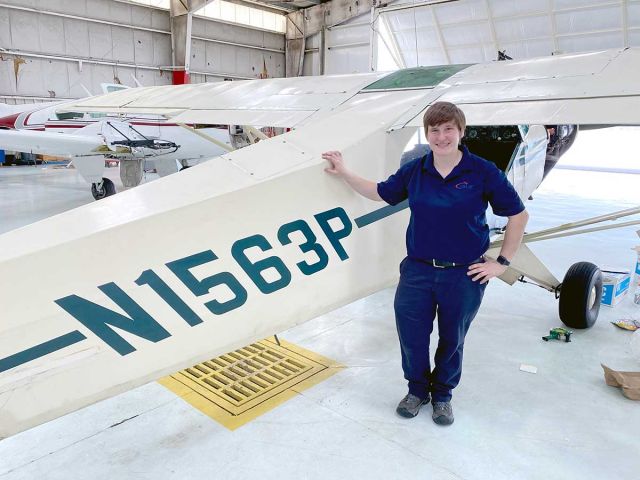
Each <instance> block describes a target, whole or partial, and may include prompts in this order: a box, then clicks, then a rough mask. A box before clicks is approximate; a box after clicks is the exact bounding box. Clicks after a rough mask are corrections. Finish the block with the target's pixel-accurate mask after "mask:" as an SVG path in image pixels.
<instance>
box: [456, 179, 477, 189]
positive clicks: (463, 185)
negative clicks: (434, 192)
mask: <svg viewBox="0 0 640 480" xmlns="http://www.w3.org/2000/svg"><path fill="white" fill-rule="evenodd" d="M469 188H473V185H471V184H470V183H469V182H467V181H464V182H460V183H456V189H457V190H466V189H469Z"/></svg>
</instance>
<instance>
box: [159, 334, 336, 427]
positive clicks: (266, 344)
mask: <svg viewBox="0 0 640 480" xmlns="http://www.w3.org/2000/svg"><path fill="white" fill-rule="evenodd" d="M340 368H343V367H342V365H339V364H337V363H336V362H334V361H332V360H330V359H328V358H325V357H322V356H320V355H318V354H316V353H313V352H310V351H309V350H305V349H303V348H301V347H298V346H296V345H293V344H292V343H289V342H285V341H283V340H280V345H278V344H277V343H275V342H274V341H272V340H262V341H259V342H256V343H252V344H251V345H248V346H246V347H243V348H240V349H238V350H235V351H233V352H230V353H226V354H224V355H220V356H219V357H217V358H213V359H211V360H207V361H205V362H202V363H199V364H197V365H194V366H193V367H190V368H187V369H186V370H182V371H180V372H177V373H174V374H173V375H169V376H168V377H164V378H162V379H161V380H160V381H159V382H160V384H161V385H164V386H165V387H166V388H168V389H169V390H171V391H172V392H174V393H175V394H176V395H178V396H180V397H182V398H183V399H184V400H186V401H187V402H189V403H190V404H191V405H193V406H194V407H195V408H197V409H198V410H200V411H202V412H203V413H204V414H206V415H208V416H209V417H211V418H213V419H214V420H216V421H218V422H219V423H221V424H222V425H224V426H225V427H227V428H228V429H230V430H235V429H236V428H238V427H240V426H242V425H244V424H245V423H247V422H249V421H251V420H253V419H254V418H256V417H258V416H260V415H262V414H263V413H265V412H268V411H269V410H271V409H273V408H275V407H276V406H278V405H280V404H281V403H283V402H285V401H287V400H289V399H290V398H292V397H294V396H295V395H297V394H298V393H300V392H301V391H303V390H305V389H307V388H309V387H311V386H313V385H315V384H317V383H319V382H321V381H322V380H325V379H326V378H329V377H330V376H331V375H333V374H334V373H337V372H338V369H340Z"/></svg>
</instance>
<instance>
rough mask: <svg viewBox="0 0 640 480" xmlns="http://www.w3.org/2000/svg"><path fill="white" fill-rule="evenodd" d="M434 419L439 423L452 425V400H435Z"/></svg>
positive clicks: (432, 416)
mask: <svg viewBox="0 0 640 480" xmlns="http://www.w3.org/2000/svg"><path fill="white" fill-rule="evenodd" d="M431 418H433V421H434V422H436V423H437V424H438V425H451V424H452V423H453V408H451V402H433V415H431Z"/></svg>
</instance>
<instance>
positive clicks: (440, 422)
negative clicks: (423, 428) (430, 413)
mask: <svg viewBox="0 0 640 480" xmlns="http://www.w3.org/2000/svg"><path fill="white" fill-rule="evenodd" d="M431 418H433V417H431ZM433 422H434V423H435V424H437V425H441V426H443V427H446V426H448V425H451V424H452V423H453V418H451V419H449V418H447V417H445V416H444V415H441V416H439V417H435V418H433Z"/></svg>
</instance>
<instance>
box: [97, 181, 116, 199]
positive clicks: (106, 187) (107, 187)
mask: <svg viewBox="0 0 640 480" xmlns="http://www.w3.org/2000/svg"><path fill="white" fill-rule="evenodd" d="M115 193H116V186H115V185H114V183H113V182H112V181H111V180H110V179H108V178H104V177H103V178H102V188H101V189H100V190H98V187H97V185H96V184H95V183H92V184H91V195H93V198H94V199H95V200H102V199H103V198H105V197H110V196H111V195H115Z"/></svg>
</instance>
